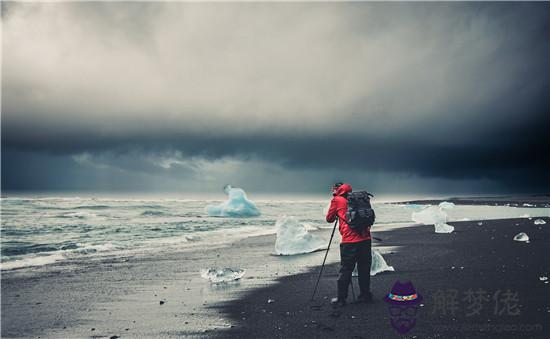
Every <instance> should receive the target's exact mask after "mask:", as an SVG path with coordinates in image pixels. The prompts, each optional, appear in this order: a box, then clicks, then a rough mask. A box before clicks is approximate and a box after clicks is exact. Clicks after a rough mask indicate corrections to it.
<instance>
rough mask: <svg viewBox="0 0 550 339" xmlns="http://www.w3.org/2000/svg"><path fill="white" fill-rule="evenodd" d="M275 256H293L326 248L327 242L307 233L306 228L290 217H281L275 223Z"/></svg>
mask: <svg viewBox="0 0 550 339" xmlns="http://www.w3.org/2000/svg"><path fill="white" fill-rule="evenodd" d="M275 227H276V228H277V240H276V241H275V254H278V255H294V254H302V253H310V252H315V251H318V250H322V249H325V248H327V245H328V241H326V240H324V239H322V238H319V237H317V236H316V235H313V234H311V233H309V232H308V231H307V229H306V226H305V225H304V224H302V223H300V222H299V221H298V220H296V218H294V217H292V216H289V217H287V216H282V217H280V218H279V219H277V222H276V223H275Z"/></svg>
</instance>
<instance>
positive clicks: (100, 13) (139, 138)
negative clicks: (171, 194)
mask: <svg viewBox="0 0 550 339" xmlns="http://www.w3.org/2000/svg"><path fill="white" fill-rule="evenodd" d="M2 6H3V9H4V11H3V14H2V15H3V17H2V20H3V42H2V44H3V49H2V50H3V52H2V53H3V58H2V60H3V61H2V62H3V70H4V73H3V75H2V81H3V94H2V95H3V98H2V147H3V150H12V151H17V152H29V154H31V153H32V154H42V155H44V154H49V155H51V156H52V157H63V158H64V159H71V157H72V156H78V155H81V154H91V155H92V156H93V159H94V161H99V160H102V161H104V162H106V163H107V164H109V166H112V167H113V168H119V169H121V168H122V169H124V170H128V171H136V172H140V173H144V175H156V174H154V173H165V171H164V172H163V170H162V169H159V168H158V166H155V165H154V164H151V163H149V164H148V162H147V161H146V160H144V159H148V158H155V159H160V158H161V157H162V156H163V154H167V153H169V154H170V153H173V152H180V154H182V156H183V157H184V158H182V160H181V161H182V162H181V163H179V165H178V163H174V164H175V165H174V166H175V167H174V168H178V166H179V167H181V168H179V170H181V173H182V174H181V178H183V177H185V176H188V175H191V176H193V175H196V174H197V173H201V171H204V168H198V169H197V168H195V167H193V165H192V164H193V163H194V162H201V161H209V162H212V163H216V161H218V160H220V159H221V160H223V159H236V160H235V161H241V162H243V164H246V163H247V161H248V162H250V166H251V167H254V166H256V167H255V168H257V169H258V170H262V171H266V170H267V169H266V166H264V165H258V164H257V163H256V162H259V163H262V164H265V163H271V164H273V166H275V165H276V166H283V167H287V168H288V170H289V171H290V172H292V173H294V174H296V175H298V174H299V173H300V171H302V170H309V171H310V175H311V172H315V171H317V172H319V173H320V174H319V175H318V177H317V179H316V180H319V181H320V180H325V179H326V180H328V179H329V178H332V177H336V176H338V175H337V174H336V173H338V171H339V170H340V171H341V170H342V169H341V167H342V166H344V168H345V169H346V171H349V172H350V173H351V172H353V171H364V170H365V169H367V170H369V171H382V172H383V171H387V172H388V173H394V174H395V173H401V174H410V175H411V176H413V177H414V178H418V177H421V178H422V177H423V178H439V179H440V180H446V179H453V180H495V181H497V182H501V183H502V185H504V186H505V187H506V186H510V185H512V186H514V187H515V188H517V187H519V188H522V187H524V188H525V187H527V188H529V189H530V188H532V187H536V186H539V188H540V186H541V185H542V187H543V189H544V188H548V187H549V186H550V184H549V183H548V181H549V180H548V179H547V176H546V175H545V174H544V173H547V170H548V169H549V167H550V166H549V161H548V160H547V157H544V156H543V154H544V153H545V152H546V151H545V145H548V141H549V140H548V139H549V137H548V136H547V135H548V133H547V130H548V128H549V127H550V122H549V121H550V118H549V115H548V112H549V109H550V107H549V100H548V99H547V97H548V93H549V79H550V77H549V76H548V75H549V74H548V72H549V71H548V66H547V60H548V59H550V58H549V56H550V55H549V54H550V53H549V49H550V42H549V40H548V38H547V37H548V36H549V33H550V26H549V25H550V24H549V22H550V20H549V19H550V5H549V4H547V3H506V4H502V3H345V4H336V3H311V4H297V3H264V4H259V3H249V4H246V3H242V4H220V3H216V4H199V3H60V4H34V3H7V4H6V3H3V4H2ZM13 154H15V153H13ZM105 154H107V155H105ZM528 154H532V155H528ZM3 158H4V160H8V161H10V159H11V158H9V157H4V156H3ZM132 159H134V160H132ZM4 162H5V161H3V165H2V166H3V168H4ZM253 163H254V164H255V165H252V164H253ZM145 164H148V165H145ZM81 165H82V164H81ZM173 172H174V173H172V174H171V176H174V177H178V175H180V174H177V173H176V172H178V171H175V170H174V171H173ZM290 172H289V173H290ZM321 172H322V173H321ZM161 175H165V174H161ZM216 175H218V176H221V174H220V173H218V174H216ZM235 175H236V174H235ZM281 175H282V174H281ZM3 179H4V178H3ZM415 180H417V179H415ZM3 182H4V180H3ZM312 185H313V184H312Z"/></svg>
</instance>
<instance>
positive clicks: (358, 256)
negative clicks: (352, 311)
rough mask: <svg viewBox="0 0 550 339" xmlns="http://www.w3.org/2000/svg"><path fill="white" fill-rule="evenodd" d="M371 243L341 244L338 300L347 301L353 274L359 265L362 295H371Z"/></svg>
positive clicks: (366, 241)
mask: <svg viewBox="0 0 550 339" xmlns="http://www.w3.org/2000/svg"><path fill="white" fill-rule="evenodd" d="M370 247H371V241H370V240H365V241H361V242H356V243H344V244H340V275H339V276H338V299H341V300H346V298H347V297H348V287H349V284H350V283H351V274H352V273H353V269H354V268H355V264H356V263H357V272H358V273H359V290H360V295H363V296H367V295H369V294H370V265H371V261H372V256H371V248H370Z"/></svg>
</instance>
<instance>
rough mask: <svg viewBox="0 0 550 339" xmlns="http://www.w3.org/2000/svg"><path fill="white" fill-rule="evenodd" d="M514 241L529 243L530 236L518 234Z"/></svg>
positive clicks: (522, 233)
mask: <svg viewBox="0 0 550 339" xmlns="http://www.w3.org/2000/svg"><path fill="white" fill-rule="evenodd" d="M514 240H515V241H523V242H526V241H529V236H528V235H527V234H525V233H524V232H520V233H518V234H516V236H515V237H514Z"/></svg>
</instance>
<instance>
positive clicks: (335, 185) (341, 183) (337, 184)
mask: <svg viewBox="0 0 550 339" xmlns="http://www.w3.org/2000/svg"><path fill="white" fill-rule="evenodd" d="M343 184H344V183H343V182H341V181H339V182H337V183H335V184H334V185H332V187H334V188H338V187H340V186H342V185H343Z"/></svg>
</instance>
